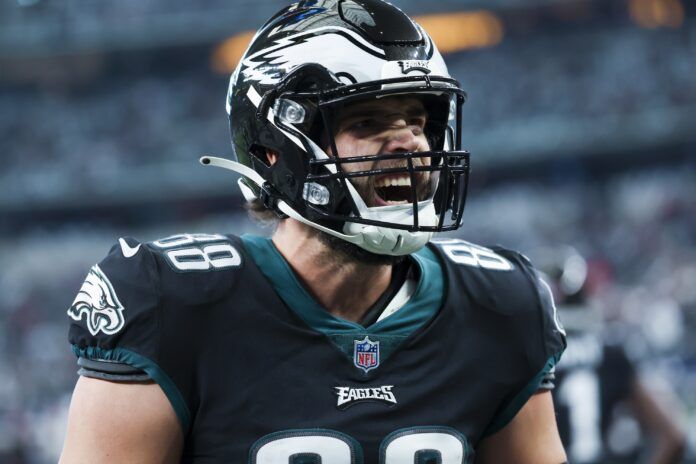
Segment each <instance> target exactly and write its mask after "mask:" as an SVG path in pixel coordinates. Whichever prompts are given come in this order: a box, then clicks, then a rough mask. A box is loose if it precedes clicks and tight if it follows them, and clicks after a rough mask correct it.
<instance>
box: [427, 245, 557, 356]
mask: <svg viewBox="0 0 696 464" xmlns="http://www.w3.org/2000/svg"><path fill="white" fill-rule="evenodd" d="M433 243H434V245H435V249H436V250H437V251H438V252H439V254H440V255H441V256H442V260H443V263H444V267H445V268H446V270H447V275H448V277H447V278H448V281H449V286H448V288H449V296H448V298H450V299H452V298H454V299H457V300H458V301H468V302H469V304H470V306H471V307H472V308H478V311H480V310H485V311H486V312H489V313H490V314H491V316H490V317H491V318H493V319H495V318H497V317H499V316H512V317H513V318H514V322H513V320H512V319H511V320H510V321H511V324H513V326H511V330H513V331H515V332H517V331H519V332H520V333H523V334H525V335H528V336H530V337H531V338H532V339H530V340H526V341H525V343H539V345H540V346H541V348H542V350H541V351H543V354H544V355H545V356H546V357H544V359H546V358H547V357H548V356H551V355H556V354H558V356H560V353H561V352H562V351H563V349H564V348H565V330H564V329H563V327H562V325H561V323H560V321H559V319H558V314H557V311H556V307H555V304H554V302H553V297H552V296H551V291H550V289H549V287H548V285H547V284H546V283H545V282H544V281H543V280H542V279H541V278H540V277H539V274H538V273H537V271H536V270H535V269H534V267H533V266H532V264H531V263H530V261H529V260H528V259H527V258H526V257H525V256H524V255H522V254H521V253H518V252H516V251H512V250H509V249H506V248H504V247H500V246H494V247H491V248H487V247H483V246H480V245H476V244H473V243H470V242H466V241H463V240H457V239H446V240H437V241H433ZM460 305H461V303H460ZM492 314H496V315H497V316H492ZM495 320H498V319H495ZM518 335H519V334H518Z"/></svg>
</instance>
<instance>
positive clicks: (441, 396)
mask: <svg viewBox="0 0 696 464" xmlns="http://www.w3.org/2000/svg"><path fill="white" fill-rule="evenodd" d="M408 259H410V260H412V263H413V265H415V266H418V270H419V272H418V273H417V274H418V276H419V277H418V278H419V280H418V284H417V287H416V289H415V292H414V293H413V295H412V296H411V298H410V299H409V300H408V303H407V304H406V305H405V306H403V307H402V308H401V309H399V310H398V311H396V312H395V313H393V314H391V315H390V316H388V317H386V318H384V319H382V320H379V321H378V322H375V323H374V324H372V325H370V326H368V327H363V326H361V325H359V324H356V323H353V322H349V321H346V320H344V319H341V318H338V317H335V316H332V315H331V314H329V313H328V312H327V311H325V310H324V309H323V308H321V306H320V305H319V304H318V303H317V302H316V301H315V300H314V299H313V298H312V297H311V296H310V295H309V294H308V292H307V291H306V290H305V289H304V287H303V286H302V284H301V283H300V282H299V281H298V280H297V278H296V277H295V275H294V273H293V271H292V270H291V268H290V267H289V265H288V264H287V263H286V262H285V261H284V260H283V258H282V256H281V255H280V253H279V252H278V251H277V250H276V249H275V247H274V246H273V245H272V242H271V241H270V240H269V239H264V238H260V237H253V236H244V237H242V238H238V237H234V236H223V235H203V234H194V235H177V236H173V237H169V238H167V239H163V240H158V241H155V242H151V243H143V244H140V243H137V242H136V241H134V240H133V239H125V240H124V239H121V240H120V246H119V245H116V246H115V247H114V248H112V250H111V252H110V254H109V255H108V256H107V257H106V258H105V259H104V260H103V261H102V262H101V263H99V264H98V265H95V266H94V267H93V268H92V270H91V271H90V273H89V275H88V276H87V279H86V281H85V283H84V284H83V286H82V288H81V290H80V292H79V294H78V296H77V298H76V300H75V302H74V303H73V305H72V306H71V308H70V309H69V310H68V314H69V316H70V317H71V318H72V324H71V327H70V335H69V338H70V342H71V343H72V345H73V350H74V352H75V353H76V355H77V356H79V357H81V358H83V359H91V360H102V361H104V362H117V363H122V364H128V365H130V366H133V367H135V368H137V369H140V370H142V371H144V372H145V373H147V375H148V376H149V377H150V378H152V379H153V380H154V381H156V382H157V383H158V384H159V385H160V386H161V387H162V390H163V391H164V393H165V394H166V395H167V397H168V398H169V400H170V401H171V403H172V406H173V407H174V410H175V411H176V413H177V415H178V417H179V420H180V422H181V426H182V428H183V430H184V436H185V445H184V451H183V457H182V461H183V462H196V463H204V462H230V463H231V462H234V463H240V462H249V463H258V464H267V463H288V462H290V463H295V464H298V463H314V462H330V463H383V464H389V463H400V464H403V463H407V462H414V463H415V462H419V463H420V462H430V459H434V460H433V461H432V462H443V463H444V462H461V463H469V462H472V461H473V454H474V449H475V448H476V446H477V444H478V443H479V441H480V440H481V439H482V438H483V437H485V436H486V435H488V434H491V433H494V432H495V431H497V430H499V429H500V428H502V427H503V426H504V425H505V424H507V423H508V422H509V421H510V420H511V419H512V417H514V415H515V414H516V413H517V411H518V410H519V409H520V408H521V407H522V406H523V405H524V403H525V402H526V401H527V399H528V398H529V397H530V396H531V395H532V394H533V393H534V392H535V391H536V390H537V388H538V386H539V384H540V382H541V379H542V377H543V376H544V375H545V374H546V373H547V372H548V371H549V370H550V369H551V368H552V367H553V366H554V364H555V363H556V362H557V361H558V359H559V357H560V355H561V352H562V351H563V349H564V347H565V338H564V334H563V330H562V329H561V328H560V326H559V324H558V321H557V319H556V314H555V308H554V307H553V303H552V301H551V300H550V298H549V295H548V292H547V291H546V290H545V288H544V286H541V285H539V282H538V280H537V277H536V274H535V272H534V270H533V269H532V268H531V266H530V264H529V263H528V262H527V260H526V259H525V258H524V257H523V256H521V255H519V254H517V253H515V252H512V251H509V250H505V249H502V248H493V249H487V248H483V247H480V246H477V245H473V244H470V243H468V242H464V241H460V240H443V241H438V242H435V243H431V244H430V245H428V246H427V247H425V248H424V249H422V250H421V251H419V252H418V253H415V254H413V255H410V256H409V258H408Z"/></svg>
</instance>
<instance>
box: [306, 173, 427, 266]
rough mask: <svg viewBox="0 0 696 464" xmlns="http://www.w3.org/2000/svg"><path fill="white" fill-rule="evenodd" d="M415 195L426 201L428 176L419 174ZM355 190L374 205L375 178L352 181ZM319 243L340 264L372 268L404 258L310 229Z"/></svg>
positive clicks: (368, 177) (397, 262)
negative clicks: (384, 253) (369, 249)
mask: <svg viewBox="0 0 696 464" xmlns="http://www.w3.org/2000/svg"><path fill="white" fill-rule="evenodd" d="M417 182H418V184H417V187H416V194H417V198H418V201H422V200H424V199H426V198H427V197H428V196H429V195H430V192H431V184H430V176H429V175H426V174H425V173H421V174H419V175H418V178H417ZM352 183H353V186H354V187H355V190H356V191H357V192H358V193H359V194H360V196H361V197H362V199H363V201H365V203H366V204H367V205H368V206H372V205H373V204H374V198H373V197H372V195H374V192H375V177H374V176H367V177H364V178H354V179H353V180H352ZM312 230H313V233H314V234H316V237H317V238H318V239H319V241H320V242H321V243H322V244H323V245H324V246H326V247H327V249H329V250H330V253H331V258H330V259H331V260H333V261H338V262H341V263H359V264H368V265H373V266H380V265H381V266H383V265H395V264H399V263H400V262H402V261H403V260H404V256H394V255H381V254H377V253H372V252H371V251H367V250H365V249H364V248H361V247H359V246H358V245H355V244H354V243H350V242H347V241H346V240H343V239H342V238H339V237H336V236H335V235H331V234H327V233H326V232H322V231H320V230H318V229H312Z"/></svg>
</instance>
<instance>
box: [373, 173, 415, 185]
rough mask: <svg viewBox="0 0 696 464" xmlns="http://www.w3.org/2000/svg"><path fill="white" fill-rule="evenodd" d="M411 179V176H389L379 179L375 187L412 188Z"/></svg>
mask: <svg viewBox="0 0 696 464" xmlns="http://www.w3.org/2000/svg"><path fill="white" fill-rule="evenodd" d="M410 186H411V178H410V177H409V176H398V177H397V176H389V177H382V178H380V179H377V181H376V182H375V187H410Z"/></svg>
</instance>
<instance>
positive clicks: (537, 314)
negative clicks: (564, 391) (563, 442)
mask: <svg viewBox="0 0 696 464" xmlns="http://www.w3.org/2000/svg"><path fill="white" fill-rule="evenodd" d="M494 250H495V252H496V253H497V254H499V255H500V256H503V257H504V258H505V259H507V260H508V261H509V262H511V263H512V264H513V266H514V267H515V269H516V270H517V271H518V272H520V273H522V275H523V276H524V281H525V282H526V287H527V289H528V290H529V291H524V292H522V291H520V292H519V293H520V295H525V296H524V300H525V301H524V305H526V306H529V307H531V308H533V309H534V310H533V311H529V312H528V316H526V317H525V324H524V326H526V327H527V328H528V329H529V330H525V332H526V333H527V335H528V336H527V337H525V338H524V340H525V342H524V344H523V345H522V346H520V347H519V349H520V350H522V351H523V352H524V353H525V357H526V361H527V363H528V365H529V366H530V367H531V368H532V369H534V370H533V371H531V372H533V375H531V376H530V378H529V379H528V381H527V383H526V385H525V386H524V387H523V388H521V389H519V390H518V391H517V392H515V393H514V395H512V396H511V397H509V398H507V399H506V400H505V401H504V403H503V405H501V408H500V411H499V413H498V414H496V416H495V418H494V419H493V421H492V422H491V424H490V425H489V427H488V429H487V430H486V433H485V435H490V434H492V433H495V432H497V431H498V430H500V429H502V428H503V427H504V426H505V425H507V424H508V423H509V422H510V421H511V420H512V418H513V417H514V416H515V415H516V414H517V412H519V410H520V409H522V407H523V406H524V405H525V403H526V402H527V401H528V400H529V398H530V397H531V396H532V395H533V394H535V393H537V392H543V391H548V390H550V389H551V388H553V377H554V370H555V366H556V364H557V363H558V361H559V360H560V358H561V355H562V354H563V351H564V350H565V348H566V333H565V329H564V328H563V326H562V324H561V322H560V320H559V318H558V312H557V310H556V306H555V304H554V301H553V295H552V293H551V289H550V287H549V286H548V284H546V282H544V280H543V279H542V278H541V276H540V273H539V272H537V271H536V270H535V269H534V267H533V266H532V264H531V263H530V262H529V260H528V259H527V258H526V257H525V256H523V255H522V254H520V253H517V252H514V251H511V250H507V249H503V248H494ZM519 328H521V327H519Z"/></svg>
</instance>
